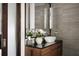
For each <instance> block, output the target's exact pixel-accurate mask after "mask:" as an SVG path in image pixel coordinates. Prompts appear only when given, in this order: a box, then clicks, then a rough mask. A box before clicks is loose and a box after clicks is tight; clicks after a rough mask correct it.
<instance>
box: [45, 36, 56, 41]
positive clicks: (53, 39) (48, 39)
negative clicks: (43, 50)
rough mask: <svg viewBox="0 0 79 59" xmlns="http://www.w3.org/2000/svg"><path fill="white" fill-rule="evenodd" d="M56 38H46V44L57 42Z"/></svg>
mask: <svg viewBox="0 0 79 59" xmlns="http://www.w3.org/2000/svg"><path fill="white" fill-rule="evenodd" d="M55 40H56V37H55V36H46V37H45V41H46V42H55Z"/></svg>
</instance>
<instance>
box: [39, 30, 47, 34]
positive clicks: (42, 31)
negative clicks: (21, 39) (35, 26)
mask: <svg viewBox="0 0 79 59" xmlns="http://www.w3.org/2000/svg"><path fill="white" fill-rule="evenodd" d="M38 31H39V32H40V33H42V34H45V33H46V32H45V31H44V30H42V29H39V30H38Z"/></svg>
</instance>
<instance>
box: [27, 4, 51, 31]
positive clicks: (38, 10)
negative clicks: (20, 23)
mask: <svg viewBox="0 0 79 59" xmlns="http://www.w3.org/2000/svg"><path fill="white" fill-rule="evenodd" d="M33 5H34V6H33ZM33 5H32V4H29V3H26V29H27V30H30V29H31V28H32V29H43V30H46V31H49V29H52V27H53V26H52V20H53V19H52V17H53V15H52V8H51V6H50V5H51V4H49V3H35V4H33ZM27 30H26V31H27Z"/></svg>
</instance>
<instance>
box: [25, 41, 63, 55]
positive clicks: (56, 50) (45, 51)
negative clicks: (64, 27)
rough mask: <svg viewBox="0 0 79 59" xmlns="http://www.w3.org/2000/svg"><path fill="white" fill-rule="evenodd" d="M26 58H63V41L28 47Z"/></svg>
mask: <svg viewBox="0 0 79 59" xmlns="http://www.w3.org/2000/svg"><path fill="white" fill-rule="evenodd" d="M25 52H26V53H25V55H26V56H62V40H56V41H55V42H53V43H44V44H41V45H26V47H25Z"/></svg>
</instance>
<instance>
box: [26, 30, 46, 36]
mask: <svg viewBox="0 0 79 59" xmlns="http://www.w3.org/2000/svg"><path fill="white" fill-rule="evenodd" d="M45 33H46V32H45V31H44V30H42V29H36V30H33V29H32V30H30V31H27V32H26V35H27V36H31V37H43V36H44V34H45Z"/></svg>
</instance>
